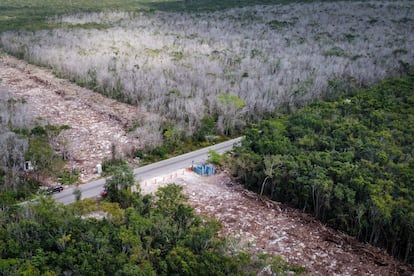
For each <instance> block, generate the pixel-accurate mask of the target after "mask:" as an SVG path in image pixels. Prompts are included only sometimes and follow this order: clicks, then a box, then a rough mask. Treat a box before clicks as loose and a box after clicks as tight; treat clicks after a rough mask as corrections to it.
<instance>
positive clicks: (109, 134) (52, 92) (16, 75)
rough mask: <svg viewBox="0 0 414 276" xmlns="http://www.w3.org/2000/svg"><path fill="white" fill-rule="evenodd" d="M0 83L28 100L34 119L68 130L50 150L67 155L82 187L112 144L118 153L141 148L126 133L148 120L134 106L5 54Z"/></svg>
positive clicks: (110, 149) (1, 64)
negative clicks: (65, 126)
mask: <svg viewBox="0 0 414 276" xmlns="http://www.w3.org/2000/svg"><path fill="white" fill-rule="evenodd" d="M0 79H1V84H2V85H3V86H6V87H9V88H11V90H12V91H13V93H14V94H15V95H16V97H19V98H24V99H25V100H26V101H27V103H28V109H29V110H28V111H29V112H30V114H31V115H32V116H33V118H34V119H38V118H41V119H42V122H44V123H50V124H52V125H68V126H69V127H70V129H68V130H64V131H63V132H62V133H61V135H60V136H59V137H58V138H57V140H56V143H55V145H54V146H55V149H56V151H58V152H65V154H67V156H68V157H69V158H70V160H72V162H71V163H72V164H71V165H72V167H73V168H78V169H79V170H80V172H81V177H80V181H81V182H86V181H88V180H91V179H93V178H94V177H96V176H97V174H96V173H95V166H96V164H98V163H100V162H102V160H103V159H104V158H109V157H110V156H111V154H112V144H115V145H116V146H117V147H116V149H117V151H118V152H119V153H121V154H122V153H130V152H132V151H133V149H134V148H137V147H140V146H141V144H140V141H139V140H138V139H135V138H134V137H132V136H131V135H128V133H127V129H128V127H129V126H130V125H132V124H133V122H134V121H135V120H138V119H139V120H142V119H144V118H145V117H146V114H145V113H142V112H140V110H138V109H137V108H136V107H134V106H131V105H127V104H123V103H119V102H117V101H115V100H112V99H108V98H106V97H104V96H102V95H101V94H98V93H95V92H92V91H90V90H88V89H84V88H81V87H79V86H77V85H75V84H72V83H70V82H69V81H67V80H63V79H59V78H57V77H55V76H54V75H53V74H52V73H51V72H50V71H49V70H47V69H42V68H39V67H36V66H33V65H30V64H27V63H26V62H24V61H21V60H18V59H16V58H14V57H11V56H8V55H4V56H3V57H2V58H1V59H0Z"/></svg>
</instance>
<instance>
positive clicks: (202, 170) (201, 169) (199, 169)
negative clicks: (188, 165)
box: [193, 164, 216, 175]
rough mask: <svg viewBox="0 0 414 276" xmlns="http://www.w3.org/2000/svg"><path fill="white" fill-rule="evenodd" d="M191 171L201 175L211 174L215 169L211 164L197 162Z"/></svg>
mask: <svg viewBox="0 0 414 276" xmlns="http://www.w3.org/2000/svg"><path fill="white" fill-rule="evenodd" d="M193 171H195V172H196V173H198V174H201V175H213V174H215V173H216V169H215V167H214V165H213V164H199V165H196V166H194V167H193Z"/></svg>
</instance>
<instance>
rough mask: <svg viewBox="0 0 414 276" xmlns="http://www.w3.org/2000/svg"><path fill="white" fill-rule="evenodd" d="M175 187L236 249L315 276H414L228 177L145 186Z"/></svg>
mask: <svg viewBox="0 0 414 276" xmlns="http://www.w3.org/2000/svg"><path fill="white" fill-rule="evenodd" d="M171 182H174V183H176V184H180V185H182V186H183V187H184V193H185V194H186V195H187V196H188V198H189V202H190V204H191V205H192V206H193V207H194V208H195V210H196V212H197V213H198V214H200V215H203V216H208V217H213V218H216V219H217V220H218V221H219V222H220V223H221V224H222V226H223V229H222V231H221V233H220V234H221V235H224V236H227V237H233V238H235V240H237V241H238V242H236V243H234V241H233V243H232V244H233V246H234V248H235V249H239V250H245V251H248V252H251V253H256V254H257V253H269V254H275V255H280V256H282V257H283V258H284V259H285V260H286V261H288V262H289V263H290V264H292V265H300V266H303V267H305V268H306V270H307V272H308V273H309V274H311V275H412V273H413V272H414V270H413V268H412V267H409V266H407V265H404V264H402V263H400V262H399V261H397V260H395V259H394V258H392V257H391V256H390V255H388V254H387V253H386V252H385V251H384V250H381V249H379V248H376V247H373V246H370V245H368V244H365V243H361V242H359V241H357V240H355V239H354V238H352V237H350V236H348V235H345V234H343V233H340V232H338V231H335V230H333V229H331V228H329V227H327V226H325V225H323V224H322V223H320V222H319V221H318V220H316V219H314V218H313V217H312V216H310V215H307V214H304V213H302V212H300V211H299V210H296V209H293V208H290V207H288V206H285V205H283V204H281V203H278V202H273V201H270V200H266V199H265V198H262V199H261V198H259V197H258V196H257V195H256V194H254V193H252V192H249V191H247V190H245V189H243V187H242V186H240V185H239V184H237V183H236V182H235V181H233V180H232V178H230V177H229V176H228V174H226V173H219V174H217V175H215V176H210V177H205V176H200V175H197V174H196V173H193V172H190V171H188V170H181V171H178V172H175V173H172V174H170V175H165V176H159V177H157V178H156V179H150V180H147V181H144V182H143V183H141V189H142V191H143V192H144V193H149V192H151V193H152V192H155V191H156V189H158V188H159V187H160V186H164V185H166V184H167V183H171Z"/></svg>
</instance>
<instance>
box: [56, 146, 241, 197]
mask: <svg viewBox="0 0 414 276" xmlns="http://www.w3.org/2000/svg"><path fill="white" fill-rule="evenodd" d="M240 141H241V138H236V139H233V140H229V141H226V142H223V143H220V144H217V145H213V146H209V147H206V148H203V149H199V150H196V151H193V152H189V153H186V154H183V155H179V156H177V157H173V158H170V159H167V160H163V161H160V162H157V163H153V164H151V165H147V166H144V167H140V168H137V169H134V176H135V178H136V179H138V180H140V181H142V180H146V179H149V178H153V177H156V176H158V175H165V174H168V173H171V172H174V171H177V170H179V169H183V168H188V167H190V166H191V165H192V163H193V162H194V164H197V163H201V162H203V161H205V160H207V158H208V152H209V151H210V150H215V151H217V152H219V153H224V152H226V151H229V150H231V149H232V148H233V146H234V145H235V144H238V143H240ZM105 181H106V178H101V179H97V180H94V181H91V182H89V183H86V184H83V185H80V186H79V189H80V191H81V192H82V199H84V198H91V197H95V196H97V195H99V193H100V192H101V190H102V189H103V186H104V185H105ZM73 190H74V188H68V189H65V190H63V191H62V192H60V193H56V194H54V195H53V197H54V199H55V200H56V201H58V202H62V203H64V204H69V203H72V202H74V201H75V196H74V195H73Z"/></svg>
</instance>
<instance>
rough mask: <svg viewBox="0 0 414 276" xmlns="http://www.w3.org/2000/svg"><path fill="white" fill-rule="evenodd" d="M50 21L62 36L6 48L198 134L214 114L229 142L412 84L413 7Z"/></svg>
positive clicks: (51, 34)
mask: <svg viewBox="0 0 414 276" xmlns="http://www.w3.org/2000/svg"><path fill="white" fill-rule="evenodd" d="M50 21H51V22H53V24H58V25H59V24H60V25H61V27H60V28H55V29H52V30H42V31H36V32H21V31H20V32H5V33H2V34H1V35H0V41H1V46H2V47H3V48H4V49H5V50H6V51H8V52H10V53H13V54H15V55H18V56H21V57H24V58H25V59H27V60H28V61H30V62H33V63H36V64H40V65H44V66H47V67H50V68H51V69H52V70H53V71H54V72H55V73H56V74H58V75H59V76H64V77H66V78H69V79H71V80H73V81H75V82H77V83H79V84H82V85H86V86H88V87H92V88H94V89H95V90H97V91H99V92H102V93H104V94H106V95H109V96H111V97H114V98H116V99H120V100H123V101H126V102H129V103H132V104H135V105H137V106H139V107H140V108H143V109H144V110H147V111H148V112H152V113H158V114H159V115H161V116H160V118H167V119H170V120H171V121H172V122H175V123H176V124H177V125H178V126H179V128H180V129H181V130H183V131H186V133H187V134H188V135H191V134H193V133H194V131H196V129H197V127H199V126H200V121H201V119H202V118H203V116H204V115H208V116H214V117H215V118H217V119H216V128H217V130H218V132H219V133H222V134H230V133H229V132H231V131H234V129H237V128H239V127H243V126H244V125H245V124H246V122H249V121H251V120H253V121H255V120H257V119H260V118H261V117H262V116H263V115H265V114H267V113H269V112H273V111H274V110H275V108H280V107H282V108H286V109H290V108H292V107H297V106H303V105H306V104H307V102H309V101H310V100H312V99H318V98H321V97H326V96H329V95H330V94H331V93H334V92H333V91H346V90H347V89H350V88H352V87H363V86H368V85H371V84H373V83H375V82H378V81H379V80H381V79H383V78H385V77H389V76H398V75H404V74H406V73H408V72H409V71H410V68H411V66H412V64H413V61H414V48H413V47H412V45H414V32H413V31H412V30H413V29H414V3H413V2H412V1H369V2H332V3H326V2H324V3H310V4H307V3H295V4H289V5H269V6H253V7H245V8H233V9H228V10H224V11H216V12H202V13H195V12H192V13H177V12H154V13H119V12H112V13H93V14H74V15H67V16H61V17H55V18H50ZM90 26H93V28H91V27H90ZM335 93H337V92H335ZM229 96H231V97H229ZM235 99H236V100H237V101H236V100H235Z"/></svg>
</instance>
